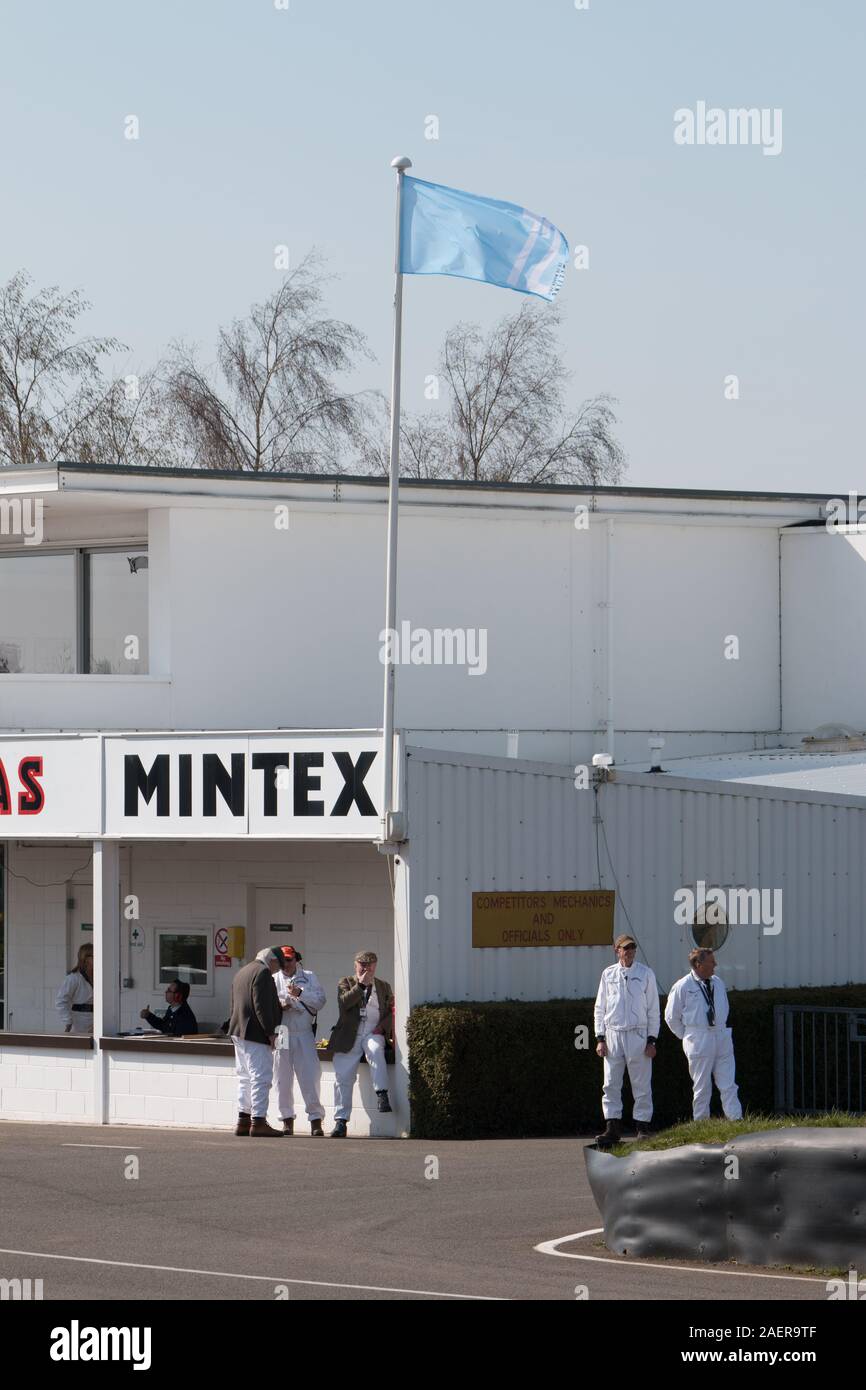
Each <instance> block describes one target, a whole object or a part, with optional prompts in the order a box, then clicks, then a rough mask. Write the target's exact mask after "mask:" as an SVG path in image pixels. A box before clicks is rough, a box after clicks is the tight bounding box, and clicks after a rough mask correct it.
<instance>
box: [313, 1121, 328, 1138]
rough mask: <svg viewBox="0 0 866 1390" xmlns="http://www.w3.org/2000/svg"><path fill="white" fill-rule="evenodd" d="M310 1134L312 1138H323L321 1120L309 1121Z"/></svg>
mask: <svg viewBox="0 0 866 1390" xmlns="http://www.w3.org/2000/svg"><path fill="white" fill-rule="evenodd" d="M310 1136H311V1138H313V1139H324V1137H325V1131H324V1130H323V1129H322V1121H321V1120H311V1121H310Z"/></svg>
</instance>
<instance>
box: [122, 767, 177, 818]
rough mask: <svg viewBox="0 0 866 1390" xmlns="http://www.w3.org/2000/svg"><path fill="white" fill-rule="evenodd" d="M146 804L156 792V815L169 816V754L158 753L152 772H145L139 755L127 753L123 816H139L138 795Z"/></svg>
mask: <svg viewBox="0 0 866 1390" xmlns="http://www.w3.org/2000/svg"><path fill="white" fill-rule="evenodd" d="M139 792H141V795H142V796H143V797H144V800H145V803H146V804H147V803H149V802H150V798H151V797H152V796H153V794H154V792H156V814H157V815H158V816H167V815H168V814H169V764H168V754H167V753H157V755H156V757H155V758H154V760H153V767H152V768H151V769H150V772H147V773H146V772H145V770H144V766H143V764H142V761H141V758H140V757H139V756H138V754H137V753H126V754H125V755H124V759H123V814H124V815H125V816H137V815H138V794H139Z"/></svg>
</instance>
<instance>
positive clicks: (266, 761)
mask: <svg viewBox="0 0 866 1390" xmlns="http://www.w3.org/2000/svg"><path fill="white" fill-rule="evenodd" d="M288 765H289V755H288V753H254V754H253V772H264V774H265V778H264V803H263V807H264V812H263V813H264V815H266V816H275V815H276V814H277V768H278V767H288Z"/></svg>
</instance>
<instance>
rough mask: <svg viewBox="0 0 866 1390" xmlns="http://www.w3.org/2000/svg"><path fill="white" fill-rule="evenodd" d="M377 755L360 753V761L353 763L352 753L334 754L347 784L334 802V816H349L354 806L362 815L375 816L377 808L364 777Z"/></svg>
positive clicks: (332, 813)
mask: <svg viewBox="0 0 866 1390" xmlns="http://www.w3.org/2000/svg"><path fill="white" fill-rule="evenodd" d="M375 756H376V754H375V753H359V754H358V761H357V762H356V763H353V762H352V755H351V753H335V754H334V762H335V763H336V764H337V767H338V768H339V769H340V771H341V772H342V774H343V781H344V783H345V786H344V787H343V790H342V791H341V792H340V795H339V796H338V797H337V800H336V801H335V802H334V809H333V811H332V812H331V815H332V816H347V815H348V814H349V812H350V811H351V809H352V807H353V806H357V807H358V810H359V811H360V813H361V815H362V816H375V814H376V808H375V806H374V805H373V803H372V801H371V800H370V795H369V792H368V791H367V788H366V787H365V786H364V778H365V777H366V776H367V773H368V772H369V771H370V766H371V764H372V762H373V759H374V758H375Z"/></svg>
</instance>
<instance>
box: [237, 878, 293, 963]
mask: <svg viewBox="0 0 866 1390" xmlns="http://www.w3.org/2000/svg"><path fill="white" fill-rule="evenodd" d="M265 946H294V948H295V950H296V951H300V953H301V955H303V953H304V890H303V888H257V889H256V921H255V939H254V941H253V949H252V950H249V949H248V950H247V959H248V960H251V959H252V957H253V956H254V955H256V953H257V952H258V951H261V950H263V949H264V947H265Z"/></svg>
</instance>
